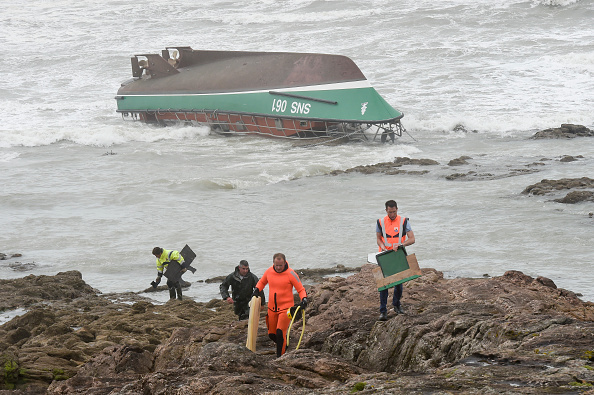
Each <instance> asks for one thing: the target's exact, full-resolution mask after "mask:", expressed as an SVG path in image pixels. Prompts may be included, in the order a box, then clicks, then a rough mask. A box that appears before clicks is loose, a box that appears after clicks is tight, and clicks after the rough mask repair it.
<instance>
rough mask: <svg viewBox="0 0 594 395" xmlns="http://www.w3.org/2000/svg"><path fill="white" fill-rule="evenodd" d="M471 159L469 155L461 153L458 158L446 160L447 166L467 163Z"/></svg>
mask: <svg viewBox="0 0 594 395" xmlns="http://www.w3.org/2000/svg"><path fill="white" fill-rule="evenodd" d="M469 159H472V158H471V157H470V156H466V155H463V156H461V157H459V158H456V159H452V160H451V161H449V162H448V166H460V165H467V164H468V160H469Z"/></svg>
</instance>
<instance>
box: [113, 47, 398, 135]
mask: <svg viewBox="0 0 594 395" xmlns="http://www.w3.org/2000/svg"><path fill="white" fill-rule="evenodd" d="M131 62H132V77H133V78H132V79H129V80H127V81H125V82H124V83H122V85H121V87H120V89H119V90H118V93H117V96H116V97H115V99H116V101H117V112H119V113H121V114H122V117H123V118H124V119H133V120H140V121H143V122H146V123H152V124H160V125H167V124H173V123H184V124H207V125H209V126H210V127H211V129H212V130H214V131H215V132H217V133H221V134H229V135H233V134H261V135H268V136H274V137H284V138H299V139H320V138H321V139H331V140H368V139H370V136H372V138H373V140H375V139H376V138H378V136H380V137H379V138H380V139H381V140H382V141H383V142H385V141H386V140H387V139H391V140H392V141H394V136H395V135H396V136H401V135H402V132H403V131H404V128H403V127H402V125H401V123H400V119H401V118H402V117H403V114H402V113H401V112H399V111H398V110H396V109H394V108H393V107H392V106H390V105H389V104H388V103H387V102H386V101H385V100H384V99H383V98H382V97H381V96H380V95H379V93H377V91H376V90H375V89H374V88H373V87H372V86H371V85H370V83H369V81H367V79H366V78H365V76H364V75H363V73H362V72H361V70H360V69H359V68H358V67H357V65H356V64H355V63H354V62H353V61H352V60H351V59H349V58H348V57H346V56H341V55H328V54H316V53H290V52H241V51H207V50H193V49H192V48H190V47H167V48H166V49H165V50H163V51H162V53H161V54H143V55H134V56H133V57H132V58H131Z"/></svg>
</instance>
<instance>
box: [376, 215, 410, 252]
mask: <svg viewBox="0 0 594 395" xmlns="http://www.w3.org/2000/svg"><path fill="white" fill-rule="evenodd" d="M407 220H408V218H406V217H401V216H400V215H397V216H396V218H394V220H391V219H390V217H388V216H387V215H386V216H385V217H384V218H382V219H380V220H378V221H379V224H380V228H381V230H382V241H383V242H384V245H385V246H386V248H387V249H388V250H393V249H394V246H398V245H400V244H402V243H404V241H405V240H406V226H405V225H406V221H407ZM381 250H382V249H381V248H380V251H381Z"/></svg>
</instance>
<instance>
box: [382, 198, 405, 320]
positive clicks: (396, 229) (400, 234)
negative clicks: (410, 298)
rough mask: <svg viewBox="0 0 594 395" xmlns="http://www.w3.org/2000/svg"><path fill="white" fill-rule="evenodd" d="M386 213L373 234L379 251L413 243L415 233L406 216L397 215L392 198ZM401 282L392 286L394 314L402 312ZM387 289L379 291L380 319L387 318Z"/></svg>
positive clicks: (395, 248) (395, 205)
mask: <svg viewBox="0 0 594 395" xmlns="http://www.w3.org/2000/svg"><path fill="white" fill-rule="evenodd" d="M386 214H388V215H386V216H385V217H384V218H380V219H378V220H377V223H376V225H375V236H376V241H377V245H378V247H379V250H380V252H381V251H388V250H397V249H398V248H400V247H406V246H409V245H411V244H414V243H415V234H414V233H413V231H412V228H411V226H410V223H409V221H408V218H406V217H401V216H400V215H398V205H397V204H396V201H394V200H388V201H387V202H386ZM402 290H403V286H402V284H398V285H396V286H395V287H394V298H393V299H392V306H394V312H395V313H396V314H404V310H402V305H401V304H400V298H401V297H402ZM387 305H388V290H387V289H384V290H383V291H380V317H379V320H380V321H386V320H387V319H388V309H387Z"/></svg>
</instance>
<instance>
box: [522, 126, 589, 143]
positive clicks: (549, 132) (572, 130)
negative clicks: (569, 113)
mask: <svg viewBox="0 0 594 395" xmlns="http://www.w3.org/2000/svg"><path fill="white" fill-rule="evenodd" d="M575 137H594V130H590V129H588V128H587V127H585V126H583V125H573V124H570V123H564V124H561V127H558V128H551V129H545V130H541V131H540V132H537V133H535V134H534V135H533V136H532V137H531V138H532V139H571V138H575Z"/></svg>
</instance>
